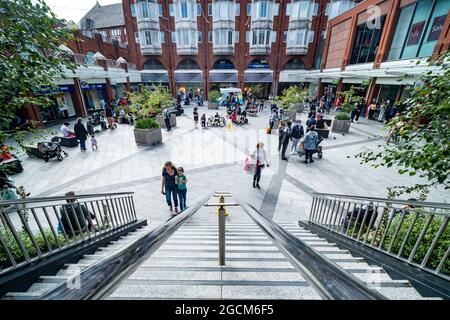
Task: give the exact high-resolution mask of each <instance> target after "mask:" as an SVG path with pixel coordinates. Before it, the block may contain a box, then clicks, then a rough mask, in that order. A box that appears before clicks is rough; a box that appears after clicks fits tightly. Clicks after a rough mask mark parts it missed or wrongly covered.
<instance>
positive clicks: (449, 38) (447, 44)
mask: <svg viewBox="0 0 450 320" xmlns="http://www.w3.org/2000/svg"><path fill="white" fill-rule="evenodd" d="M449 50H450V14H448V15H447V18H445V22H444V25H443V26H442V30H441V34H440V35H439V39H438V41H437V43H436V46H435V47H434V51H433V55H432V57H433V58H434V59H435V58H437V57H438V56H439V55H441V54H443V53H445V52H447V51H449Z"/></svg>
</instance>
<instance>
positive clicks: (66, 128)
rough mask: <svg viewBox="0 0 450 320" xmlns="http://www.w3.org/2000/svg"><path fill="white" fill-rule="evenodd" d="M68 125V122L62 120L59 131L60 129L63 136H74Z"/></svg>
mask: <svg viewBox="0 0 450 320" xmlns="http://www.w3.org/2000/svg"><path fill="white" fill-rule="evenodd" d="M69 126H70V123H68V122H64V123H63V125H62V126H61V129H59V131H61V133H62V135H63V137H64V138H75V133H74V132H73V131H72V130H70V129H69Z"/></svg>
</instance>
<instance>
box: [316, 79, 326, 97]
mask: <svg viewBox="0 0 450 320" xmlns="http://www.w3.org/2000/svg"><path fill="white" fill-rule="evenodd" d="M323 95H324V85H323V83H322V81H321V80H320V79H319V82H318V84H317V97H316V98H319V97H322V96H323Z"/></svg>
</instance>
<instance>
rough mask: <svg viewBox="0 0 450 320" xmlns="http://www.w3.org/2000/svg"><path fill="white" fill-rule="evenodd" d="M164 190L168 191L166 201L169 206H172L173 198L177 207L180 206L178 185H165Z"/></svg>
mask: <svg viewBox="0 0 450 320" xmlns="http://www.w3.org/2000/svg"><path fill="white" fill-rule="evenodd" d="M164 189H165V190H164V191H165V192H166V202H167V205H168V206H169V207H172V199H173V205H174V207H175V208H177V207H178V198H177V193H178V192H177V191H178V190H177V189H178V188H177V186H176V185H165V186H164Z"/></svg>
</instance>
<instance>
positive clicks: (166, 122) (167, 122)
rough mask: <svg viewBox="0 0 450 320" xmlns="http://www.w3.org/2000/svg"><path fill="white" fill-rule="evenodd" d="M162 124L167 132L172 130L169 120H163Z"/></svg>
mask: <svg viewBox="0 0 450 320" xmlns="http://www.w3.org/2000/svg"><path fill="white" fill-rule="evenodd" d="M164 123H165V124H166V128H167V131H170V130H172V127H171V126H170V119H167V118H166V119H164Z"/></svg>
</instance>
